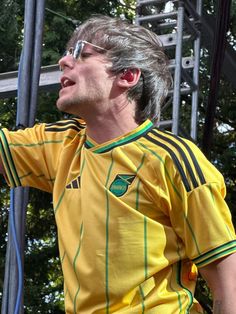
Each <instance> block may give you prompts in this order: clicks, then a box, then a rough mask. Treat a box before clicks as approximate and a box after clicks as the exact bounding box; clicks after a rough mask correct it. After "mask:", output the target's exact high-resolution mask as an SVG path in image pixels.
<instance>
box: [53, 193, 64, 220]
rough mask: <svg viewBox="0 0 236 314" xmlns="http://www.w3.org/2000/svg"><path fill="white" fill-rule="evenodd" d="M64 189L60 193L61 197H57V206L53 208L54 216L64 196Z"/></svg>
mask: <svg viewBox="0 0 236 314" xmlns="http://www.w3.org/2000/svg"><path fill="white" fill-rule="evenodd" d="M65 191H66V190H65V189H64V190H63V192H62V193H61V196H60V197H59V200H58V202H57V204H56V206H55V208H54V214H55V215H56V212H57V210H58V208H59V206H60V205H61V201H62V199H63V196H64V194H65Z"/></svg>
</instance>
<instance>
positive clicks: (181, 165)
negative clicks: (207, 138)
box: [145, 128, 222, 192]
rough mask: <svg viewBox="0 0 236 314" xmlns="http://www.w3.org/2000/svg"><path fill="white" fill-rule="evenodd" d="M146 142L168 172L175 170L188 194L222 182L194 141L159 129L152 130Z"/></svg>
mask: <svg viewBox="0 0 236 314" xmlns="http://www.w3.org/2000/svg"><path fill="white" fill-rule="evenodd" d="M145 141H147V145H148V147H149V149H150V151H151V152H153V154H156V155H157V156H158V157H159V158H160V159H161V160H162V162H163V163H164V165H165V167H166V169H167V170H168V169H169V168H171V167H172V168H174V169H175V171H176V173H177V175H178V177H179V178H180V179H181V181H182V183H183V185H184V187H185V189H186V191H187V192H189V191H191V190H193V189H195V188H197V187H199V186H200V185H203V184H205V183H207V182H215V181H222V175H221V174H220V173H219V171H218V170H217V169H216V168H215V167H214V166H213V164H212V163H211V162H210V161H208V160H207V158H206V157H205V156H204V154H203V153H202V152H201V150H200V149H199V147H198V146H197V145H196V144H195V143H194V142H193V141H191V140H189V139H186V138H183V137H181V136H177V135H175V134H173V133H171V132H168V131H163V130H160V129H158V128H153V129H151V130H150V131H149V132H148V133H147V134H146V135H145ZM169 172H170V171H169ZM172 173H173V172H172Z"/></svg>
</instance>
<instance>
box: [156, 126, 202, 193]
mask: <svg viewBox="0 0 236 314" xmlns="http://www.w3.org/2000/svg"><path fill="white" fill-rule="evenodd" d="M151 133H152V134H153V135H155V136H157V137H159V138H161V139H162V140H164V141H166V142H167V143H169V144H171V145H172V146H174V147H175V148H176V149H177V151H178V152H179V153H180V155H181V157H182V158H183V161H184V164H185V167H186V169H187V171H188V173H189V175H190V178H191V180H192V183H193V186H194V188H197V187H198V186H199V184H198V182H197V179H196V177H195V175H194V172H193V169H192V167H191V165H190V163H189V161H188V158H187V156H186V154H185V152H184V151H183V149H182V148H181V147H180V146H179V145H178V144H177V143H176V142H174V141H172V140H171V139H170V138H168V137H167V136H164V135H162V134H160V133H156V132H154V130H152V131H151Z"/></svg>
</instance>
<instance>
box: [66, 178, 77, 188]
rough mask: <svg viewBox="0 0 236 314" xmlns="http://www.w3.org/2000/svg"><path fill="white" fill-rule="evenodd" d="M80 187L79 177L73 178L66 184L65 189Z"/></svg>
mask: <svg viewBox="0 0 236 314" xmlns="http://www.w3.org/2000/svg"><path fill="white" fill-rule="evenodd" d="M79 188H80V177H78V178H77V179H75V180H73V181H72V182H71V183H70V184H68V185H67V186H66V189H79Z"/></svg>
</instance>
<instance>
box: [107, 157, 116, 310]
mask: <svg viewBox="0 0 236 314" xmlns="http://www.w3.org/2000/svg"><path fill="white" fill-rule="evenodd" d="M113 163H114V160H113V156H112V152H111V165H110V167H109V170H108V176H107V180H106V184H105V187H106V190H105V191H106V263H105V267H106V269H105V275H106V291H105V293H106V314H109V306H110V299H109V217H110V207H109V189H108V183H109V180H110V176H111V170H112V167H113Z"/></svg>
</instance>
